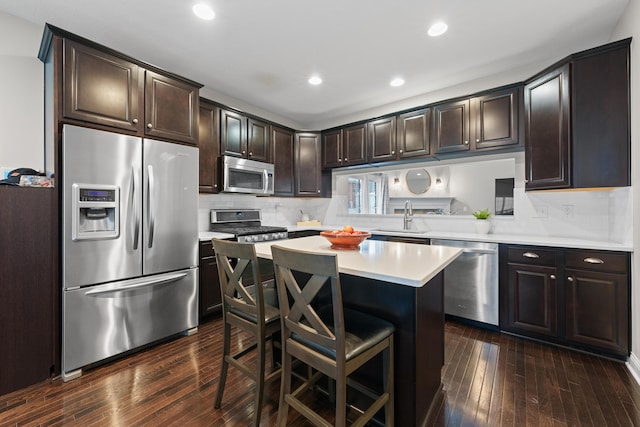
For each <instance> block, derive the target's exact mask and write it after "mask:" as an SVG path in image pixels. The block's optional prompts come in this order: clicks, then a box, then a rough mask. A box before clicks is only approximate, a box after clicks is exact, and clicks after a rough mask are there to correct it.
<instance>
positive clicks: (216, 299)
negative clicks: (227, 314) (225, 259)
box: [199, 241, 222, 320]
mask: <svg viewBox="0 0 640 427" xmlns="http://www.w3.org/2000/svg"><path fill="white" fill-rule="evenodd" d="M199 272H200V289H199V291H200V295H199V304H200V313H199V318H200V320H202V319H203V318H206V317H208V316H210V315H213V314H217V313H221V312H222V297H221V293H220V279H219V278H218V263H217V262H216V256H215V253H214V251H213V244H212V243H211V242H210V241H203V242H200V268H199Z"/></svg>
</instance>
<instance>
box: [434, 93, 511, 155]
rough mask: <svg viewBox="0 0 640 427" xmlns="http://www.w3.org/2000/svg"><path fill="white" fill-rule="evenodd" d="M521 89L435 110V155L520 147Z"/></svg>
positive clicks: (436, 107)
mask: <svg viewBox="0 0 640 427" xmlns="http://www.w3.org/2000/svg"><path fill="white" fill-rule="evenodd" d="M521 103H522V88H521V86H515V87H510V88H506V89H498V90H495V91H492V92H488V93H485V94H482V95H479V96H475V97H472V98H466V99H458V100H455V101H451V102H447V103H444V104H440V105H436V106H435V107H433V121H432V122H433V123H432V126H433V130H432V144H433V151H434V153H435V154H446V153H455V152H461V151H481V150H488V149H494V148H506V147H508V146H518V145H519V144H520V143H521V138H520V132H519V131H520V107H519V106H520V104H521Z"/></svg>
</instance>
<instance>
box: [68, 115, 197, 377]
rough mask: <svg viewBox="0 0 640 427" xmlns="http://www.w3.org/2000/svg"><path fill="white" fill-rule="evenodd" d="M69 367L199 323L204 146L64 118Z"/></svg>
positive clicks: (75, 369)
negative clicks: (200, 169)
mask: <svg viewBox="0 0 640 427" xmlns="http://www.w3.org/2000/svg"><path fill="white" fill-rule="evenodd" d="M62 195H63V220H62V221H63V248H62V250H63V257H62V259H63V266H62V282H63V300H62V316H63V317H62V325H63V330H62V376H63V379H64V380H65V381H67V380H70V379H73V378H76V377H78V376H80V375H81V373H82V368H83V367H85V366H87V365H91V364H94V363H96V362H99V361H102V360H104V359H107V358H109V357H112V356H115V355H118V354H121V353H123V352H126V351H129V350H132V349H135V348H137V347H140V346H143V345H145V344H149V343H151V342H154V341H157V340H160V339H162V338H166V337H169V336H172V335H174V334H178V333H181V332H191V331H194V330H195V329H194V328H197V325H198V225H197V223H198V220H197V219H198V218H197V216H198V149H197V148H195V147H188V146H184V145H178V144H171V143H167V142H162V141H154V140H150V139H142V138H138V137H134V136H127V135H121V134H115V133H111V132H105V131H99V130H93V129H87V128H82V127H78V126H71V125H65V126H64V128H63V140H62Z"/></svg>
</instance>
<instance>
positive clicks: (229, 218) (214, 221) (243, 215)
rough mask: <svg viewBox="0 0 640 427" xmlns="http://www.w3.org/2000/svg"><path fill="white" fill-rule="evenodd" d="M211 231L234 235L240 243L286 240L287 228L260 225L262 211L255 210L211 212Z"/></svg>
mask: <svg viewBox="0 0 640 427" xmlns="http://www.w3.org/2000/svg"><path fill="white" fill-rule="evenodd" d="M210 230H211V231H217V232H219V233H227V234H233V235H234V236H235V238H236V240H237V241H238V242H262V241H266V240H281V239H286V238H287V237H288V235H289V233H288V232H287V229H286V228H285V227H273V226H267V225H261V224H260V211H259V210H254V209H248V210H231V209H221V210H212V211H211V226H210Z"/></svg>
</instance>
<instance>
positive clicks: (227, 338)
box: [213, 323, 231, 409]
mask: <svg viewBox="0 0 640 427" xmlns="http://www.w3.org/2000/svg"><path fill="white" fill-rule="evenodd" d="M230 347H231V326H230V325H229V324H228V323H225V325H224V333H223V346H222V368H221V369H220V380H219V381H218V392H217V393H216V401H215V404H214V405H213V407H214V408H216V409H220V405H221V404H222V393H224V385H225V382H226V381H227V370H228V368H229V361H228V357H229V350H230Z"/></svg>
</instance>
